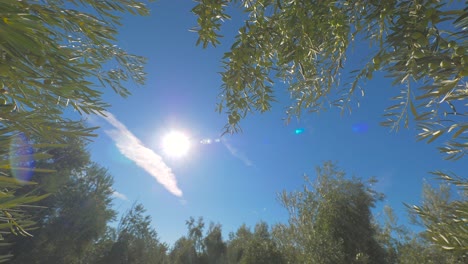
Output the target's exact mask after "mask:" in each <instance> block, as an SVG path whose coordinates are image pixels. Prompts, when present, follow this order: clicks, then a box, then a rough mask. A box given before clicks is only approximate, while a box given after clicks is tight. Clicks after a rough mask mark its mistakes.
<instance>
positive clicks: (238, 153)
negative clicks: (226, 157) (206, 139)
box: [221, 139, 253, 166]
mask: <svg viewBox="0 0 468 264" xmlns="http://www.w3.org/2000/svg"><path fill="white" fill-rule="evenodd" d="M221 142H223V145H224V146H226V148H227V149H228V150H229V152H230V153H231V155H233V156H234V157H236V158H238V159H240V160H241V161H242V162H244V164H245V165H247V166H252V165H253V163H252V161H251V160H250V159H249V158H248V157H247V156H246V155H245V154H244V153H243V152H241V151H239V150H238V149H237V148H235V147H234V146H232V145H231V144H230V143H229V142H227V140H226V139H223V140H221Z"/></svg>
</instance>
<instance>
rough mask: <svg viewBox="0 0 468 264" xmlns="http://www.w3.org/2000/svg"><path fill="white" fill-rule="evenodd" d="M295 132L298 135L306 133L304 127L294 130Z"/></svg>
mask: <svg viewBox="0 0 468 264" xmlns="http://www.w3.org/2000/svg"><path fill="white" fill-rule="evenodd" d="M294 133H295V134H296V135H299V134H302V133H304V129H303V128H298V129H296V130H294Z"/></svg>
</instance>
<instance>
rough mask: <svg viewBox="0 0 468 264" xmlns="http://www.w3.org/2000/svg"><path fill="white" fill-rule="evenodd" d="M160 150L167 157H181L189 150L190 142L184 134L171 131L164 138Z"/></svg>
mask: <svg viewBox="0 0 468 264" xmlns="http://www.w3.org/2000/svg"><path fill="white" fill-rule="evenodd" d="M162 148H163V151H164V153H165V154H166V155H167V156H170V157H174V158H179V157H183V156H185V155H187V153H188V151H189V150H190V140H189V138H188V137H187V136H186V135H185V134H184V133H182V132H179V131H172V132H169V133H168V134H166V135H165V136H164V138H163V140H162Z"/></svg>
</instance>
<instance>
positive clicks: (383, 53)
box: [192, 0, 468, 159]
mask: <svg viewBox="0 0 468 264" xmlns="http://www.w3.org/2000/svg"><path fill="white" fill-rule="evenodd" d="M196 2H197V5H196V6H195V7H194V8H193V9H192V12H193V13H194V14H195V15H196V16H197V22H198V26H197V27H196V28H194V31H196V32H197V33H198V35H199V39H198V41H197V44H202V46H203V47H207V46H208V45H209V44H211V45H213V46H215V45H217V44H219V43H220V41H219V38H220V37H221V36H220V32H221V25H222V23H223V21H224V20H225V19H229V18H230V17H229V15H228V14H227V13H226V9H227V7H228V6H229V5H232V6H238V7H239V8H240V9H242V11H244V12H245V13H246V14H247V19H246V20H245V23H244V25H243V26H242V27H240V28H239V31H238V34H237V36H236V39H235V42H234V43H233V45H232V47H231V49H230V50H229V51H228V52H226V53H225V55H224V58H223V61H222V63H223V67H224V71H223V72H222V73H221V75H222V81H223V84H222V87H221V93H220V102H219V105H218V111H219V112H223V111H224V112H226V113H227V115H228V124H227V125H226V127H225V132H236V131H238V130H239V129H240V126H239V124H240V121H241V119H242V118H244V117H245V116H246V115H248V114H249V113H252V112H264V111H268V110H270V109H271V107H272V103H273V102H275V89H274V85H275V83H276V82H278V81H279V82H282V83H284V84H286V87H287V91H288V92H289V94H290V95H291V99H292V103H291V105H290V106H289V108H288V110H287V114H288V117H289V118H290V117H291V116H300V114H301V112H302V111H304V110H306V111H318V110H320V109H322V108H323V107H329V106H336V107H340V108H342V109H343V110H344V109H349V110H350V109H351V103H353V102H355V100H357V98H356V95H355V94H356V91H360V93H362V94H364V91H365V88H364V87H361V86H360V84H361V83H362V82H363V80H364V79H370V78H372V76H373V73H374V72H376V71H383V72H384V73H386V76H387V78H390V79H391V80H393V86H395V87H397V88H398V89H400V91H401V93H399V95H397V96H395V97H394V98H393V99H394V100H395V105H393V106H390V107H388V108H387V109H386V112H385V114H384V116H385V121H384V122H382V124H383V125H385V126H390V127H392V128H393V129H398V128H399V127H400V126H401V125H404V126H405V127H407V126H408V124H409V120H410V119H411V118H410V117H412V119H414V120H415V122H416V124H417V127H418V129H419V136H418V137H419V139H424V140H427V141H428V142H432V141H434V140H435V139H436V138H438V137H439V136H441V135H443V134H450V135H451V139H450V140H449V141H448V142H447V144H446V145H445V146H443V147H441V148H440V151H441V152H443V153H446V154H447V155H448V156H447V158H451V159H458V158H461V157H462V156H463V155H464V154H466V152H467V151H468V142H467V136H466V134H467V131H468V123H467V115H468V110H467V106H468V105H467V101H468V100H467V99H468V84H467V80H466V76H467V75H468V41H467V28H468V8H466V6H464V5H463V4H462V2H463V1H442V2H441V1H437V0H427V1H410V0H405V1H396V0H390V1H366V0H352V1H344V0H340V1H319V0H317V1H272V0H257V1H250V0H244V1H240V0H233V1H228V0H198V1H196ZM452 2H455V3H452ZM353 44H359V45H361V44H362V45H370V46H371V48H370V49H368V54H364V55H365V56H364V57H366V59H367V60H368V61H367V63H365V64H364V65H362V67H361V69H358V70H354V71H353V69H350V70H351V71H350V70H345V69H347V68H346V66H347V65H346V59H347V58H348V57H349V56H350V54H351V53H352V46H353ZM360 55H361V54H360ZM347 73H351V74H352V75H353V76H354V80H353V81H352V82H351V83H350V84H349V85H343V84H342V83H343V81H342V80H341V78H342V75H343V74H347Z"/></svg>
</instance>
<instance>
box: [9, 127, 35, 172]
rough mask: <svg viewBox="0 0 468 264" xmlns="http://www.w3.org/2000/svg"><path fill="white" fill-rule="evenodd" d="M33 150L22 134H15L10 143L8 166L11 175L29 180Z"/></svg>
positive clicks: (32, 164) (32, 163)
mask: <svg viewBox="0 0 468 264" xmlns="http://www.w3.org/2000/svg"><path fill="white" fill-rule="evenodd" d="M33 154H34V150H33V148H32V147H31V145H30V144H29V143H28V139H27V138H26V136H25V135H24V134H19V135H16V136H15V137H14V138H13V140H12V141H11V143H10V152H9V159H10V167H11V173H12V174H13V177H15V178H16V179H18V180H21V181H29V180H31V178H32V176H33V169H34V165H35V162H34V159H33Z"/></svg>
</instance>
